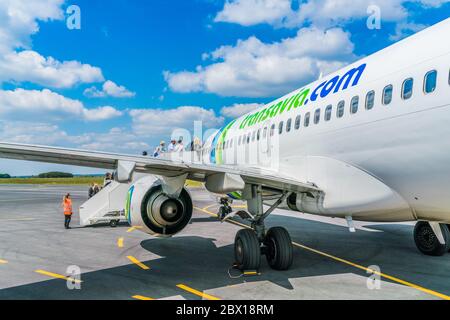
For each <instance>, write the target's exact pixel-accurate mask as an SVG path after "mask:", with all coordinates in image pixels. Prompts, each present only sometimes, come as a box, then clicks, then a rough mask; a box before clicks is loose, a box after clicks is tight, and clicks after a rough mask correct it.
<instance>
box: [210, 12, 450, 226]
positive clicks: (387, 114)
mask: <svg viewBox="0 0 450 320" xmlns="http://www.w3.org/2000/svg"><path fill="white" fill-rule="evenodd" d="M449 34H450V19H447V20H445V21H443V22H441V23H439V24H437V25H435V26H433V27H431V28H429V29H427V30H425V31H423V32H420V33H418V34H416V35H414V36H412V37H410V38H408V39H405V40H403V41H400V42H399V43H396V44H394V45H392V46H390V47H388V48H386V49H384V50H382V51H379V52H377V53H375V54H373V55H371V56H369V57H367V58H364V59H362V60H360V61H358V62H356V63H354V64H352V65H350V66H348V67H346V68H343V69H341V70H340V71H337V72H336V73H333V74H331V75H328V76H326V77H324V78H322V79H319V80H318V81H316V82H314V83H312V84H310V85H308V86H306V87H304V88H302V89H299V90H297V91H295V92H293V93H291V94H289V95H287V96H285V97H283V98H281V99H279V100H277V101H274V102H273V103H271V104H268V105H266V106H263V107H261V108H259V109H258V110H256V111H254V112H252V113H250V114H247V115H244V116H243V117H241V118H239V119H237V120H236V121H234V122H233V123H232V124H231V126H229V127H228V128H225V130H220V131H219V132H218V133H217V134H216V135H215V136H213V137H211V138H210V139H209V140H208V141H207V142H206V143H205V145H204V148H203V160H204V161H207V162H214V163H217V164H224V165H236V166H251V167H264V168H265V169H267V170H272V171H274V172H277V173H279V174H280V175H283V176H288V177H290V178H295V179H298V180H300V181H303V182H313V183H314V184H316V185H317V186H318V187H319V188H321V189H322V190H324V193H325V196H324V198H323V199H322V200H321V203H320V204H317V203H315V204H308V203H307V201H306V202H303V204H302V205H301V207H302V208H303V210H302V211H305V212H310V213H314V214H323V215H330V216H346V215H352V216H353V217H354V218H356V219H364V220H370V221H405V220H417V219H419V220H420V219H423V220H434V221H442V222H447V223H449V222H450V80H449V79H450V78H449V71H450V42H449V41H448V35H449ZM364 64H365V68H364V70H363V72H362V73H361V74H360V78H359V79H355V78H356V75H354V77H353V78H352V79H351V81H350V82H349V85H348V86H347V87H346V88H345V89H343V87H344V82H342V83H341V88H340V89H341V90H337V92H334V91H333V90H328V91H330V93H329V94H323V97H321V96H320V93H321V90H323V89H324V88H325V87H327V88H328V89H329V88H331V87H332V86H333V82H330V81H331V80H332V79H333V78H335V77H337V78H335V79H339V77H340V78H341V79H342V77H343V75H345V74H346V72H348V70H351V69H352V68H357V67H359V66H361V65H364ZM433 70H435V71H437V78H436V87H435V89H434V90H433V91H432V92H430V93H426V92H425V90H424V89H425V88H424V87H425V84H424V81H425V75H426V74H427V73H428V72H430V71H433ZM299 72H301V70H300V71H299ZM408 78H412V79H413V90H412V96H411V97H410V98H408V99H404V98H403V97H402V90H403V83H404V81H405V80H406V79H408ZM354 80H358V81H354ZM429 81H432V80H429ZM335 82H336V83H335V84H336V86H337V81H335ZM324 83H325V84H324ZM328 83H329V84H328ZM352 83H356V84H355V85H352ZM390 84H391V85H392V86H393V93H392V101H391V102H390V103H389V104H387V105H385V104H383V103H382V96H383V89H384V88H385V87H386V86H387V85H390ZM321 85H322V86H321ZM305 88H307V89H309V94H308V95H307V97H306V102H305V103H304V104H303V105H299V106H298V107H291V108H290V110H288V108H287V107H285V109H284V111H283V112H278V113H277V114H276V115H275V116H273V117H270V116H269V111H270V110H272V111H273V110H274V109H273V108H272V109H269V108H270V106H273V105H275V106H276V105H277V104H278V102H280V101H286V100H287V99H289V98H290V97H292V96H294V95H296V94H298V93H300V92H302V91H303V92H304V90H305ZM315 88H319V90H317V91H316V93H318V94H319V96H318V97H317V98H311V95H312V93H313V90H314V89H315ZM372 90H373V91H374V93H375V98H374V105H373V108H371V109H370V110H367V109H366V95H367V93H368V92H370V91H372ZM355 96H359V105H358V110H357V112H355V113H351V112H350V108H351V100H352V98H353V97H355ZM311 100H315V101H311ZM342 100H343V101H345V107H344V115H343V116H342V117H340V118H338V117H337V105H338V103H339V102H340V101H342ZM291 101H292V100H291ZM287 105H288V104H287ZM329 105H331V106H332V111H331V119H330V120H329V121H325V109H326V107H327V106H329ZM317 109H320V118H319V119H320V120H319V122H318V123H315V121H314V115H315V112H316V110H317ZM264 110H269V111H267V112H266V111H264ZM279 110H281V109H279ZM256 112H260V115H259V116H254V117H253V118H254V120H253V121H249V119H251V117H250V118H249V116H250V115H252V114H255V113H256ZM308 113H309V114H310V123H309V126H308V127H305V122H304V121H305V117H306V116H307V114H308ZM298 115H300V116H301V122H300V127H299V128H298V129H297V128H296V126H295V122H296V118H297V116H298ZM289 119H291V130H290V131H289V132H287V131H286V124H287V122H288V120H289ZM280 122H283V130H282V133H281V134H279V124H280ZM272 125H275V126H276V129H275V132H274V135H273V136H271V135H270V128H271V126H272ZM265 128H267V135H266V136H265V137H264V129H265ZM258 130H259V132H260V139H259V140H258V138H257V137H258ZM248 135H250V142H248V143H247V140H246V142H245V143H242V141H243V140H244V139H242V137H246V138H247V137H248ZM253 136H255V139H253ZM239 140H241V143H240V144H239ZM231 141H233V142H231ZM223 145H225V146H223Z"/></svg>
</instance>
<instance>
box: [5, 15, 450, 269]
mask: <svg viewBox="0 0 450 320" xmlns="http://www.w3.org/2000/svg"><path fill="white" fill-rule="evenodd" d="M449 34H450V18H449V19H446V20H444V21H441V22H440V23H437V24H436V25H434V26H431V27H429V28H427V29H425V30H423V31H421V32H418V33H416V34H414V35H412V36H410V37H408V38H406V39H403V40H401V41H399V42H397V43H395V44H393V45H391V46H389V47H387V48H385V49H383V50H381V51H378V52H376V53H374V54H372V55H370V56H367V57H365V58H363V59H361V60H359V61H357V62H355V63H352V64H350V65H349V66H347V67H345V68H342V69H340V70H338V71H336V72H334V73H332V74H329V75H327V76H322V77H321V78H320V79H318V80H317V81H315V82H313V83H310V84H308V85H306V86H304V87H302V88H300V89H298V90H296V91H294V92H292V93H290V94H288V95H286V96H284V97H282V98H280V99H278V100H275V101H273V102H271V103H269V104H267V105H264V106H261V107H259V108H258V109H256V110H255V111H253V112H250V113H248V114H246V115H243V116H242V117H239V118H238V119H235V120H233V121H232V122H230V123H229V124H228V125H226V126H225V127H224V128H222V129H220V130H218V131H217V132H215V133H214V134H213V135H211V136H210V137H209V138H208V139H206V141H205V142H204V144H203V146H202V147H201V149H200V150H195V151H192V152H188V151H186V152H183V154H182V156H178V157H175V156H174V155H170V154H167V155H164V156H162V157H160V158H153V157H145V156H136V155H123V154H114V153H106V152H94V151H86V150H76V149H66V148H56V147H47V146H35V145H22V144H12V143H0V157H2V158H9V159H20V160H30V161H42V162H49V163H58V164H67V165H77V166H86V167H95V168H103V169H112V170H116V174H115V180H116V181H118V182H119V183H129V184H130V188H129V189H128V192H127V194H126V195H124V199H125V198H126V204H125V205H124V206H125V211H126V217H127V219H128V221H129V223H130V224H131V225H132V226H138V227H140V228H139V230H141V231H144V232H146V233H148V234H151V235H155V236H161V237H169V236H173V235H174V234H176V233H178V232H180V231H181V230H183V228H184V227H185V226H186V225H187V224H188V223H189V221H190V219H191V217H192V211H193V204H192V199H191V196H190V194H189V192H188V191H187V190H186V188H185V187H184V186H185V181H186V179H191V180H195V181H201V182H204V185H205V188H206V189H207V190H208V191H209V192H211V193H213V194H219V195H223V196H222V198H221V201H220V203H221V206H220V209H219V213H218V216H219V218H220V219H222V220H225V219H227V218H229V217H230V216H232V215H233V214H237V215H239V216H240V217H241V218H243V219H246V220H248V221H249V222H250V225H251V228H250V229H244V230H240V231H238V232H237V234H236V237H235V243H234V249H235V250H234V251H235V260H236V263H237V266H238V267H239V268H240V269H241V270H255V269H259V267H260V265H261V257H262V256H263V255H265V256H266V259H267V262H268V264H269V266H270V267H271V268H273V269H275V270H286V269H289V268H290V267H291V265H292V263H293V249H292V243H291V238H290V235H289V233H288V231H287V230H286V229H285V228H283V227H272V228H270V229H268V230H267V228H266V227H265V219H266V218H267V217H268V216H269V215H270V214H271V213H272V212H273V211H274V210H275V209H276V208H285V209H288V210H292V211H295V212H299V213H300V212H302V213H309V214H314V215H321V216H327V217H339V218H344V219H346V220H347V222H348V224H349V227H350V228H351V227H352V223H353V220H362V221H372V222H403V221H416V225H415V228H414V241H415V244H416V246H417V248H418V250H419V251H420V252H422V253H423V254H425V255H432V256H442V255H444V254H446V253H447V252H448V251H449V249H450V125H449V124H450V42H449V41H447V39H448V35H449ZM298 72H302V70H298ZM150 125H151V124H150ZM232 199H240V200H242V201H245V202H246V203H247V210H246V211H239V212H233V209H232V208H231V206H230V201H231V200H232Z"/></svg>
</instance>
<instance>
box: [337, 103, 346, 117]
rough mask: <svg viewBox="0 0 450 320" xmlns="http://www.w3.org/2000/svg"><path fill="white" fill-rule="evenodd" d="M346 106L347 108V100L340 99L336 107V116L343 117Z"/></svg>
mask: <svg viewBox="0 0 450 320" xmlns="http://www.w3.org/2000/svg"><path fill="white" fill-rule="evenodd" d="M344 108H345V101H344V100H341V101H339V103H338V105H337V109H336V116H337V117H338V118H342V117H343V116H344Z"/></svg>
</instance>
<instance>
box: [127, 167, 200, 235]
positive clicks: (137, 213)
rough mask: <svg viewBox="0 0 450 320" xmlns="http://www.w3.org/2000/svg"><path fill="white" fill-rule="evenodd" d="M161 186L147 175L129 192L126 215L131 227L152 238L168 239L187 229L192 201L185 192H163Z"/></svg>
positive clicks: (160, 182) (156, 178)
mask: <svg viewBox="0 0 450 320" xmlns="http://www.w3.org/2000/svg"><path fill="white" fill-rule="evenodd" d="M165 189H166V188H164V182H163V181H162V180H161V179H159V178H158V177H156V176H153V175H149V176H145V177H143V178H141V179H139V180H137V181H136V182H135V183H134V184H133V185H132V186H131V187H130V189H129V190H128V196H127V203H126V209H125V215H126V217H127V219H128V222H129V223H130V225H132V226H134V227H139V228H140V230H141V231H144V232H146V233H149V234H151V235H154V236H160V237H170V236H173V235H174V234H176V233H178V232H180V231H181V230H183V229H184V227H186V225H187V224H188V223H189V221H190V220H191V217H192V200H191V196H190V195H189V193H188V191H187V190H186V189H185V188H182V189H181V192H179V193H177V194H172V195H169V194H167V193H166V192H164V190H165Z"/></svg>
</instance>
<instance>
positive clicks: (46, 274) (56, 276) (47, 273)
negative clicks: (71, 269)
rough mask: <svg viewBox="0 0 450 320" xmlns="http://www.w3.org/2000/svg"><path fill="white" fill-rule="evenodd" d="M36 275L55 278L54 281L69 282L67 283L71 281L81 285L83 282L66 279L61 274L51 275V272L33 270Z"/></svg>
mask: <svg viewBox="0 0 450 320" xmlns="http://www.w3.org/2000/svg"><path fill="white" fill-rule="evenodd" d="M35 272H36V273H39V274H42V275H44V276H48V277H51V278H55V279H62V280H69V281H73V282H75V283H81V282H83V281H81V280H79V279H74V278H71V277H66V276H63V275H62V274H58V273H53V272H49V271H45V270H40V269H39V270H35Z"/></svg>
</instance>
